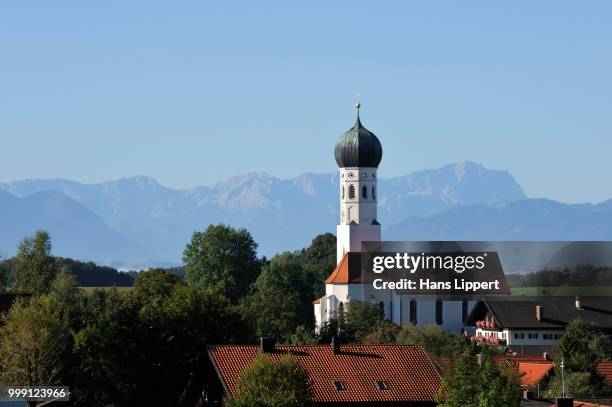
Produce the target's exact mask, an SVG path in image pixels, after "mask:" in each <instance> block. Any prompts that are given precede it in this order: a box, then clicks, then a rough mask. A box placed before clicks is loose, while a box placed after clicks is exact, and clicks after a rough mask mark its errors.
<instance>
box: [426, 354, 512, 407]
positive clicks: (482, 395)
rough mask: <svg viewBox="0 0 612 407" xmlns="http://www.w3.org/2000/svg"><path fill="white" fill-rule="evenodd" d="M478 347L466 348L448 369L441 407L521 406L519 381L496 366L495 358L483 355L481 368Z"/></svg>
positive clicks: (442, 388) (440, 400)
mask: <svg viewBox="0 0 612 407" xmlns="http://www.w3.org/2000/svg"><path fill="white" fill-rule="evenodd" d="M477 349H478V347H477V346H475V345H472V344H467V345H466V346H465V348H464V350H463V352H462V353H461V355H460V356H459V357H458V358H456V359H455V360H454V362H453V365H452V366H451V368H449V369H447V370H446V372H445V373H444V375H443V378H442V387H441V389H440V392H439V394H438V402H439V406H441V407H497V406H508V407H512V406H519V405H520V400H521V391H520V382H519V380H518V377H517V376H516V375H515V374H513V373H511V372H509V371H505V370H501V369H500V368H498V367H497V366H496V365H495V361H494V358H493V354H492V353H490V352H484V353H483V354H482V364H481V365H479V364H478V361H477V356H476V351H477Z"/></svg>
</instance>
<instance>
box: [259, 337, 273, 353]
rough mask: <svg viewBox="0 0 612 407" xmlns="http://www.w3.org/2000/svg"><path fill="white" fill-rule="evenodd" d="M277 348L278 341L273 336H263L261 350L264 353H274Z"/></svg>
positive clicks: (260, 341)
mask: <svg viewBox="0 0 612 407" xmlns="http://www.w3.org/2000/svg"><path fill="white" fill-rule="evenodd" d="M275 347H276V341H275V340H274V338H272V337H271V336H262V337H261V338H260V339H259V350H260V351H262V352H263V353H272V352H274V349H275Z"/></svg>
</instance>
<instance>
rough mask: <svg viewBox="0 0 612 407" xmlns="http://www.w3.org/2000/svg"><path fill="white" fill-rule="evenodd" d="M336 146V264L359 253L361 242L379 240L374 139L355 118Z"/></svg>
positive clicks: (379, 154)
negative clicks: (349, 255) (337, 213)
mask: <svg viewBox="0 0 612 407" xmlns="http://www.w3.org/2000/svg"><path fill="white" fill-rule="evenodd" d="M356 107H357V121H356V123H355V125H354V126H353V127H352V128H351V129H349V130H348V131H347V132H345V133H344V134H343V135H342V136H341V137H340V138H339V139H338V142H337V143H336V147H335V151H334V153H335V157H336V163H338V167H340V222H339V223H338V226H337V233H336V236H337V238H338V243H337V252H336V263H340V261H341V260H342V258H343V257H344V255H345V254H346V253H348V252H360V251H361V242H365V241H380V223H378V216H377V210H376V206H377V193H378V191H377V189H376V188H377V187H376V171H377V169H378V165H379V164H380V161H381V159H382V146H381V144H380V140H378V137H376V135H374V133H372V132H370V131H369V130H368V129H366V128H365V127H363V125H362V124H361V120H360V118H359V109H360V107H361V105H360V103H357V105H356Z"/></svg>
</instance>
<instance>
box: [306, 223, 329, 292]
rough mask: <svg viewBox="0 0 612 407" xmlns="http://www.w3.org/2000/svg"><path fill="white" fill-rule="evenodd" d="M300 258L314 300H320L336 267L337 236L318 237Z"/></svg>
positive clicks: (327, 234) (326, 234)
mask: <svg viewBox="0 0 612 407" xmlns="http://www.w3.org/2000/svg"><path fill="white" fill-rule="evenodd" d="M300 257H301V259H302V264H303V268H304V272H305V273H306V274H307V275H308V276H309V279H310V283H311V289H312V298H319V297H320V296H322V295H323V294H325V283H324V281H325V279H326V278H327V276H329V275H330V274H331V272H332V271H333V270H334V268H335V267H336V236H334V235H332V234H331V233H325V234H322V235H318V236H317V237H315V238H314V239H313V240H312V243H311V244H310V246H309V247H308V248H307V249H304V250H303V251H302V252H301V256H300Z"/></svg>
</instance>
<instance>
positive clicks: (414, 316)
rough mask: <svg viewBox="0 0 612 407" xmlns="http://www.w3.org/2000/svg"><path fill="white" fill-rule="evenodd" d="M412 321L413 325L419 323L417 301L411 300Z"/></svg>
mask: <svg viewBox="0 0 612 407" xmlns="http://www.w3.org/2000/svg"><path fill="white" fill-rule="evenodd" d="M410 322H411V323H412V325H416V324H417V302H416V301H415V300H410Z"/></svg>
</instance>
